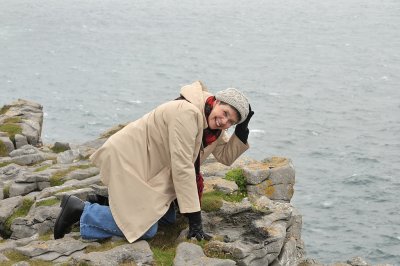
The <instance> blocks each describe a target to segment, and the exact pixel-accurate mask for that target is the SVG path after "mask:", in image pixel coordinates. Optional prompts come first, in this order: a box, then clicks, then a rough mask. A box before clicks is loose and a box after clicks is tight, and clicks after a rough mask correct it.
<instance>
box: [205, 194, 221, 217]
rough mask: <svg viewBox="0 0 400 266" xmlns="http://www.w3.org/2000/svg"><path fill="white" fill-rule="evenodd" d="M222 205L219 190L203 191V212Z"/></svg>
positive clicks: (215, 209) (219, 207)
mask: <svg viewBox="0 0 400 266" xmlns="http://www.w3.org/2000/svg"><path fill="white" fill-rule="evenodd" d="M221 207H222V196H221V192H218V191H212V192H208V193H204V194H203V197H202V199H201V209H202V210H203V211H205V212H213V211H218V210H219V209H221Z"/></svg>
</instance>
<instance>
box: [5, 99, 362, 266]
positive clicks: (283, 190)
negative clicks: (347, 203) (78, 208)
mask: <svg viewBox="0 0 400 266" xmlns="http://www.w3.org/2000/svg"><path fill="white" fill-rule="evenodd" d="M42 124H43V113H42V106H41V105H40V104H37V103H33V102H30V101H25V100H18V101H16V102H14V103H11V104H10V105H6V106H4V107H3V108H2V109H1V111H0V156H1V157H0V234H1V236H2V238H0V263H1V265H121V264H122V265H171V264H173V265H176V266H178V265H273V266H279V265H322V264H321V263H318V262H317V261H315V260H313V259H306V258H305V250H304V243H303V241H302V239H301V228H302V216H301V214H300V213H299V212H298V210H297V209H296V208H295V207H294V206H292V205H291V204H290V200H291V198H292V196H293V193H294V184H295V170H294V167H293V164H292V162H291V160H290V159H287V158H280V157H273V158H267V159H265V160H263V161H256V160H253V159H251V158H246V157H242V158H240V159H239V160H237V161H236V162H235V163H234V164H233V165H232V166H230V167H227V166H223V165H221V164H219V163H218V162H216V161H215V160H214V159H213V158H209V159H208V160H207V161H206V163H205V164H204V165H203V166H202V171H203V172H204V178H205V191H204V196H203V200H202V209H203V217H204V227H205V231H206V232H208V233H210V234H211V235H212V236H213V239H212V240H211V241H201V242H197V241H194V240H186V239H185V237H184V236H185V235H186V232H187V221H186V220H185V218H184V217H183V216H179V219H178V223H177V224H176V225H173V226H165V227H161V228H160V231H159V232H158V233H157V235H156V237H155V238H154V239H152V240H150V241H137V242H135V243H132V244H129V243H128V242H127V241H126V240H125V239H120V238H112V239H109V240H107V241H85V240H83V239H81V238H80V236H79V227H78V226H76V227H75V230H73V231H72V232H71V233H70V234H68V235H67V236H66V237H65V238H63V239H59V240H54V239H53V235H52V230H53V227H54V223H55V220H56V217H57V215H58V213H59V211H60V207H59V204H60V199H61V198H62V196H63V195H64V194H73V195H76V196H77V197H79V198H81V199H82V200H85V199H86V198H87V196H88V195H89V194H93V193H96V194H100V195H107V188H106V187H104V186H103V184H102V183H101V181H100V178H99V171H98V169H97V168H96V167H94V166H93V165H91V164H90V162H89V161H88V157H89V156H90V154H91V153H92V152H93V151H94V150H96V149H97V148H98V147H100V146H101V145H102V144H103V143H104V141H105V140H106V139H107V137H108V136H109V135H110V134H112V133H114V132H116V131H117V130H118V129H120V128H121V127H122V126H123V125H119V126H117V127H116V128H114V129H111V130H110V131H109V132H108V133H106V134H103V135H102V136H101V137H100V138H98V139H96V140H93V141H90V142H87V143H83V144H80V145H72V144H71V145H70V144H68V143H54V144H51V145H49V144H42V141H41V138H40V136H41V128H42ZM332 265H353V266H356V265H368V264H367V263H366V262H365V261H363V260H362V259H361V258H354V259H352V260H350V261H347V263H337V264H332Z"/></svg>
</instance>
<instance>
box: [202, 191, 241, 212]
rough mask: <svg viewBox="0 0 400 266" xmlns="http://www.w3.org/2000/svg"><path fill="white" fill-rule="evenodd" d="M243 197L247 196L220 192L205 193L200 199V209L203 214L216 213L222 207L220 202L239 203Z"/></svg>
mask: <svg viewBox="0 0 400 266" xmlns="http://www.w3.org/2000/svg"><path fill="white" fill-rule="evenodd" d="M245 197H247V194H246V193H241V192H234V193H231V194H225V193H222V192H220V191H211V192H207V193H204V194H203V197H202V199H201V209H202V210H203V211H205V212H213V211H218V210H219V209H221V207H222V200H225V201H229V202H241V201H242V200H243V199H244V198H245Z"/></svg>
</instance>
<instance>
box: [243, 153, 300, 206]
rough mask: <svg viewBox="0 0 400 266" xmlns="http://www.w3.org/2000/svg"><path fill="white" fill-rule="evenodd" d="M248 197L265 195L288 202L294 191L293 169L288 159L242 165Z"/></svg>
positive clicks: (275, 158)
mask: <svg viewBox="0 0 400 266" xmlns="http://www.w3.org/2000/svg"><path fill="white" fill-rule="evenodd" d="M243 174H244V176H245V177H246V182H247V183H248V185H247V190H248V194H249V197H250V198H258V197H260V196H267V197H268V198H270V199H273V200H279V201H283V202H290V200H291V198H292V197H293V193H294V188H293V186H294V183H295V170H294V166H293V164H292V162H291V161H290V160H289V159H285V158H277V157H274V159H270V160H269V161H268V160H267V161H266V162H265V163H254V164H250V165H247V166H244V167H243Z"/></svg>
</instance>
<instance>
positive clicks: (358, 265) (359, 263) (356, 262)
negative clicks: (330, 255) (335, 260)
mask: <svg viewBox="0 0 400 266" xmlns="http://www.w3.org/2000/svg"><path fill="white" fill-rule="evenodd" d="M347 263H349V264H350V265H351V266H368V263H367V262H366V261H365V260H364V259H363V258H361V257H354V258H351V259H350V260H348V261H347Z"/></svg>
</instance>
